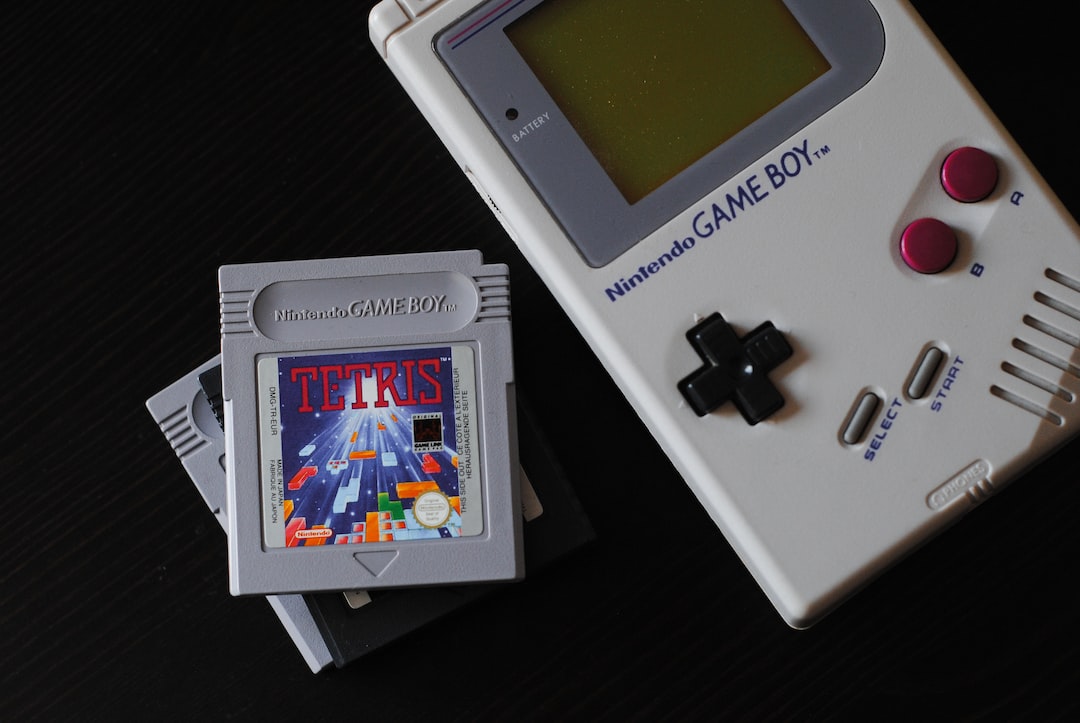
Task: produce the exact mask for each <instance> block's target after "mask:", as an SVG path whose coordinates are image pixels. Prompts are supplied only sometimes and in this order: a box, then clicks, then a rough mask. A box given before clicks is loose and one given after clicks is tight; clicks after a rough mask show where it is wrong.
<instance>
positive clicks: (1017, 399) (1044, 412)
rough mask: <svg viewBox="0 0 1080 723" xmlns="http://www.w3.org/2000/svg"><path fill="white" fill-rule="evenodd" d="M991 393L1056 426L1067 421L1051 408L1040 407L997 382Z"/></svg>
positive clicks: (991, 388)
mask: <svg viewBox="0 0 1080 723" xmlns="http://www.w3.org/2000/svg"><path fill="white" fill-rule="evenodd" d="M990 393H991V394H993V395H994V396H995V397H997V398H998V399H1004V400H1005V401H1006V402H1009V403H1010V404H1015V405H1016V406H1018V407H1020V408H1021V409H1023V410H1024V411H1025V412H1031V413H1032V414H1034V415H1035V416H1036V417H1039V418H1041V419H1044V420H1046V421H1047V422H1050V423H1051V424H1053V425H1055V426H1058V427H1060V426H1061V425H1063V424H1064V423H1065V420H1064V419H1062V418H1061V415H1059V414H1054V413H1053V412H1051V411H1050V410H1049V409H1046V408H1045V407H1040V406H1039V405H1038V404H1035V403H1034V402H1032V401H1031V400H1028V399H1024V398H1023V397H1021V396H1020V395H1019V394H1013V393H1012V392H1010V391H1009V390H1008V389H1002V388H1001V387H999V386H998V385H997V384H995V385H994V386H992V387H990Z"/></svg>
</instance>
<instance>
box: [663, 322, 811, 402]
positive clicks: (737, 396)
mask: <svg viewBox="0 0 1080 723" xmlns="http://www.w3.org/2000/svg"><path fill="white" fill-rule="evenodd" d="M686 338H687V339H688V340H689V341H690V344H691V346H693V347H694V350H695V351H697V353H698V356H700V357H701V359H702V361H704V362H705V364H704V366H702V367H701V368H700V369H698V370H697V371H696V372H694V373H693V374H691V375H690V376H688V377H686V378H685V379H683V380H682V381H680V382H679V391H680V392H682V395H683V396H684V397H686V401H687V402H689V403H690V407H691V408H692V409H693V410H694V412H695V413H696V414H697V415H698V416H699V417H703V416H705V415H706V414H708V413H709V412H711V411H712V410H714V409H716V408H717V407H719V406H720V405H721V404H723V403H724V402H726V401H728V400H729V399H730V400H731V401H732V402H733V403H734V404H735V407H736V408H737V409H738V410H739V412H741V413H742V415H743V418H744V419H746V421H747V422H749V423H750V424H757V423H758V422H760V421H761V420H763V419H765V418H767V417H768V416H769V415H771V414H773V413H774V412H776V411H777V410H778V409H780V407H782V406H784V397H783V396H782V395H781V394H780V391H779V390H778V389H777V388H776V387H775V386H773V383H772V382H771V381H769V377H768V376H767V374H768V373H769V372H771V371H772V370H773V369H775V368H776V367H778V366H779V365H780V364H781V363H782V362H783V361H784V360H785V359H787V358H788V357H790V356H791V345H790V344H788V342H787V339H785V338H784V335H783V334H782V333H780V331H779V330H777V328H776V327H775V326H773V325H772V322H769V321H766V322H765V323H764V324H762V325H761V326H759V327H758V328H756V329H754V330H753V331H752V332H750V333H749V334H747V335H746V336H744V337H742V338H741V339H740V338H739V336H738V335H737V334H736V333H735V330H734V329H732V328H731V326H730V325H729V324H728V323H727V322H726V321H725V320H724V317H722V316H721V315H720V314H718V313H713V314H711V315H710V316H708V317H707V318H705V319H703V320H701V321H700V322H698V323H697V325H695V326H694V328H692V329H690V331H688V332H686Z"/></svg>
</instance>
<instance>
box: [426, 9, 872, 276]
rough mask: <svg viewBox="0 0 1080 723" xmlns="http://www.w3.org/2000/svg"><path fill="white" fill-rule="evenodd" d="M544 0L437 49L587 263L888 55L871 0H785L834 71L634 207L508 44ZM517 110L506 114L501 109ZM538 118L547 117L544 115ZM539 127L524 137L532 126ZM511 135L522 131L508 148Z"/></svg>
mask: <svg viewBox="0 0 1080 723" xmlns="http://www.w3.org/2000/svg"><path fill="white" fill-rule="evenodd" d="M544 1H545V0H488V2H484V3H482V4H480V5H479V6H477V7H476V8H475V9H474V10H473V11H471V12H469V13H468V14H467V15H465V16H464V17H462V18H460V19H459V20H458V21H456V22H455V23H453V24H452V25H450V26H449V27H447V28H446V29H444V30H443V31H442V32H441V33H439V34H438V35H436V37H435V39H434V48H435V52H436V54H437V55H438V56H439V57H440V58H441V59H442V62H443V63H444V64H445V66H446V67H447V69H448V70H449V72H450V73H451V75H452V76H453V77H454V78H455V80H456V81H457V83H458V85H459V86H460V87H461V89H462V91H463V92H464V93H465V94H466V96H467V97H468V98H469V100H470V101H471V102H472V104H473V106H474V107H475V108H476V110H477V111H478V112H479V113H480V115H481V116H482V117H483V119H484V121H485V122H486V123H487V125H488V127H489V128H490V129H491V131H492V132H493V133H494V134H495V136H496V138H497V139H498V140H499V142H500V143H501V144H502V146H503V148H504V149H505V150H506V152H507V153H508V154H509V155H510V157H511V158H512V159H513V161H514V163H515V164H516V165H517V167H518V168H519V169H520V171H521V172H522V174H523V175H524V176H525V178H526V179H527V180H528V181H529V183H530V185H531V186H532V188H533V189H534V190H535V192H536V193H537V195H538V196H539V197H540V198H541V199H542V201H543V202H544V204H545V205H546V206H547V208H548V209H549V210H550V211H551V213H552V215H553V216H554V217H555V219H556V220H557V221H558V222H559V224H560V225H561V226H562V228H563V230H564V231H565V232H566V234H567V236H568V237H569V239H570V240H571V241H572V242H573V244H574V245H575V246H576V250H577V251H578V253H580V254H581V256H582V258H583V259H584V261H585V262H586V263H587V264H588V265H589V266H591V267H594V268H599V267H602V266H606V265H607V264H609V263H611V262H612V261H614V260H615V259H616V258H618V257H619V256H620V255H622V254H623V253H625V252H626V251H628V250H629V249H630V248H632V247H633V246H634V245H636V244H637V243H638V242H639V241H641V240H642V239H644V238H645V237H647V236H648V235H649V234H651V233H652V232H654V231H655V230H656V229H658V228H659V227H660V226H662V225H663V224H664V223H666V222H667V221H669V220H670V219H671V218H673V217H674V216H675V215H677V214H678V213H680V212H682V211H684V210H686V209H687V208H689V207H690V206H691V205H692V204H694V203H695V202H697V201H699V200H700V199H701V198H703V197H704V196H705V195H707V194H708V193H710V192H711V191H712V190H714V189H715V188H717V187H718V186H720V185H721V184H723V183H725V182H726V181H728V180H730V179H731V178H733V177H734V176H735V175H736V174H737V173H738V172H739V171H741V170H743V169H744V168H746V167H747V166H749V165H750V164H751V163H753V162H754V161H755V160H757V159H758V158H760V157H762V156H763V155H764V154H766V153H768V152H769V151H770V150H772V149H773V148H775V147H777V146H778V145H779V144H780V143H781V142H783V141H784V140H786V139H787V138H789V137H790V136H791V135H793V134H795V133H797V132H798V131H799V130H800V129H801V128H804V127H805V126H806V125H808V124H809V123H810V122H812V121H813V120H815V119H816V118H818V117H820V116H821V115H823V114H824V113H825V112H827V111H828V110H830V109H831V108H833V107H835V106H836V105H837V104H839V103H840V102H841V101H843V100H844V99H845V98H847V97H848V96H850V95H851V94H852V93H854V92H855V91H856V90H858V89H859V88H861V87H862V86H863V85H865V84H866V83H867V82H868V81H869V80H870V78H872V77H873V76H874V74H875V73H876V72H877V69H878V67H879V66H880V64H881V60H882V58H883V57H884V53H885V30H884V27H883V25H882V23H881V18H880V17H879V16H878V13H877V11H876V10H875V9H874V7H873V5H871V3H870V1H869V0H824V1H823V0H783V2H784V4H785V5H786V6H787V7H788V9H789V10H790V11H791V13H792V14H793V15H794V16H795V19H796V20H797V21H798V23H799V24H800V25H801V26H802V28H803V30H804V31H805V32H806V34H807V35H808V36H809V37H810V39H811V40H812V41H813V43H814V44H815V45H816V46H817V48H818V49H819V50H820V51H821V53H822V54H823V55H824V56H825V58H826V60H827V61H828V62H829V64H830V66H831V68H830V69H829V70H828V71H827V72H826V73H824V74H823V75H822V76H820V77H819V78H817V79H816V80H814V81H813V82H811V83H810V84H809V85H807V86H805V87H803V88H802V89H801V90H799V91H798V92H796V93H795V94H794V95H791V96H789V97H788V98H787V99H786V100H784V101H782V102H781V103H780V104H779V105H778V106H776V107H775V108H774V109H773V110H771V111H769V112H768V113H766V114H765V115H763V116H762V117H761V118H759V119H758V120H756V121H754V122H753V123H751V124H750V125H749V126H747V127H745V128H744V129H742V130H741V131H739V132H738V133H736V134H735V135H734V136H733V137H731V138H730V139H729V140H727V141H726V142H724V143H722V144H720V145H719V146H717V147H716V148H714V149H713V150H712V151H711V152H709V153H707V154H705V155H704V156H702V157H701V158H700V159H698V160H697V161H696V162H694V163H693V164H691V165H690V166H688V167H687V168H686V169H684V170H683V171H681V172H679V173H678V174H676V175H675V176H674V177H673V178H671V179H669V180H668V181H666V182H664V183H663V184H662V185H660V186H659V187H658V188H657V189H656V190H654V191H652V192H651V193H649V194H648V195H646V196H645V197H644V198H642V199H641V200H639V201H637V202H636V203H632V204H631V203H628V202H627V200H626V199H625V197H624V196H623V194H622V193H621V192H620V191H619V189H618V188H617V187H616V185H615V183H614V182H613V181H612V179H611V178H610V177H609V176H608V174H607V172H606V171H604V169H603V168H602V167H601V165H600V163H599V162H598V161H597V159H596V158H595V156H594V155H593V154H592V152H591V151H590V150H589V148H588V147H587V146H586V144H585V142H584V141H583V140H582V139H581V138H580V136H579V135H578V134H577V132H576V131H575V130H574V128H573V127H572V126H571V124H570V123H569V121H568V120H567V119H566V118H565V117H564V116H563V114H562V113H561V111H560V110H559V108H558V105H557V104H556V103H555V101H554V100H553V99H552V98H551V96H550V95H549V94H548V92H547V90H546V89H545V88H544V87H543V86H542V85H541V83H540V81H539V80H538V79H537V78H536V76H535V75H534V74H533V72H532V70H531V69H530V67H529V65H528V64H527V63H526V61H525V60H524V59H523V58H522V57H521V55H520V54H519V53H518V51H517V49H516V48H515V47H514V45H513V44H512V43H511V42H510V39H509V37H508V36H507V33H506V32H505V28H506V27H507V26H508V25H510V24H511V23H513V22H515V21H516V20H518V19H519V18H521V17H522V16H524V15H525V14H526V13H528V12H529V11H530V10H532V9H534V8H535V7H536V6H537V5H539V4H540V3H542V2H544ZM510 108H513V109H515V110H516V116H514V117H508V114H507V110H508V109H510ZM545 114H546V115H545ZM538 118H543V119H544V122H543V123H542V124H540V125H537V126H535V127H533V128H532V129H531V130H530V131H529V132H528V133H526V134H524V135H521V131H522V130H523V128H526V127H527V126H528V124H530V123H532V122H533V121H534V120H535V119H538ZM514 134H519V138H518V140H516V141H515V139H514Z"/></svg>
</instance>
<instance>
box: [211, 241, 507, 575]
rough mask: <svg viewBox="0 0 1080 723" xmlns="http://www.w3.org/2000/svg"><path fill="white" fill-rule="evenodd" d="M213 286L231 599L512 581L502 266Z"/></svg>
mask: <svg viewBox="0 0 1080 723" xmlns="http://www.w3.org/2000/svg"><path fill="white" fill-rule="evenodd" d="M219 284H220V293H221V298H220V301H221V351H222V407H223V410H224V418H225V432H226V435H225V436H226V439H225V442H226V480H227V490H228V509H229V534H228V540H229V580H230V590H231V592H232V593H233V594H234V595H246V594H278V593H288V592H316V591H337V590H346V589H371V588H380V587H407V586H415V585H441V584H453V583H472V582H495V581H507V580H514V579H519V578H520V577H521V576H522V575H523V574H524V562H523V552H522V545H521V515H520V512H519V510H520V501H519V488H518V474H519V471H518V458H517V442H516V435H515V421H516V420H515V409H514V403H513V399H514V389H513V361H512V348H511V338H510V334H511V330H510V296H509V293H510V283H509V276H508V269H507V267H506V266H505V265H502V264H484V263H483V259H482V255H481V254H480V252H478V251H454V252H436V253H424V254H406V255H393V256H373V257H362V258H341V259H325V260H316V261H298V262H277V263H258V264H241V265H230V266H223V267H222V268H221V269H220V270H219Z"/></svg>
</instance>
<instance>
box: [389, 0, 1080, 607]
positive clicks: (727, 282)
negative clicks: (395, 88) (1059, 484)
mask: <svg viewBox="0 0 1080 723" xmlns="http://www.w3.org/2000/svg"><path fill="white" fill-rule="evenodd" d="M369 25H370V31H371V40H372V42H373V43H374V45H375V47H376V49H377V50H378V52H379V53H380V54H381V55H382V57H383V58H384V59H385V61H386V63H387V65H388V66H389V68H390V69H391V70H392V72H393V73H394V74H395V76H396V77H397V79H398V80H399V81H400V83H401V84H402V86H403V87H404V88H405V89H406V90H407V92H408V93H409V94H410V96H411V98H412V99H413V101H414V102H415V103H416V105H417V107H418V108H419V109H420V111H421V112H422V113H423V114H424V116H425V117H426V119H427V120H428V122H429V123H430V124H431V126H432V127H433V128H434V130H435V131H436V133H437V134H438V136H439V137H440V138H441V140H442V141H443V142H444V143H445V145H446V146H447V148H448V149H449V150H450V152H451V153H452V154H453V157H454V159H455V160H456V161H457V162H458V164H460V166H461V168H462V170H463V171H464V173H465V174H466V175H467V176H468V178H469V179H470V180H471V181H472V183H473V184H474V185H475V187H476V189H477V191H478V192H479V194H480V195H481V197H482V198H483V199H484V200H485V201H486V202H487V203H488V204H489V206H490V207H491V209H492V211H493V212H494V213H495V214H496V216H497V217H498V218H499V220H500V221H501V223H502V224H503V225H504V227H505V228H506V231H507V232H508V233H509V234H510V235H511V236H512V237H513V239H514V240H515V242H516V243H517V245H518V246H519V247H520V249H521V251H522V253H523V254H524V255H525V257H526V258H527V260H528V261H529V262H530V263H531V264H532V265H533V266H534V268H535V269H536V271H537V273H538V274H539V275H540V276H541V277H542V279H543V280H544V281H545V283H546V284H547V285H548V286H549V287H550V289H551V291H552V293H553V294H554V295H555V297H556V298H557V300H558V301H559V302H560V304H561V305H562V306H563V307H564V309H565V310H566V312H567V314H568V315H569V316H570V318H571V319H572V320H573V322H574V323H575V325H576V326H577V328H578V329H579V330H580V332H581V334H582V335H583V336H584V337H585V339H586V340H587V341H588V343H589V344H590V346H591V348H592V350H593V351H594V352H595V353H596V354H597V356H598V357H599V359H600V360H601V361H602V362H603V364H604V365H605V367H606V369H607V370H608V371H609V372H610V374H611V376H612V377H613V379H614V380H615V382H616V383H617V384H618V386H619V387H620V389H621V390H622V392H623V393H624V394H625V395H626V396H627V398H628V399H629V400H630V402H631V403H632V405H633V407H634V409H635V410H636V411H637V413H638V414H639V415H640V417H641V419H642V420H643V421H644V423H645V424H646V425H647V426H648V428H649V430H650V431H651V433H652V434H653V435H654V436H655V438H656V439H657V440H658V442H659V443H660V445H661V446H662V448H663V449H664V450H665V452H666V453H667V454H668V455H669V456H670V458H671V460H672V462H673V463H674V465H675V466H676V468H677V469H678V471H679V472H680V474H681V475H682V476H683V478H684V479H685V481H686V483H687V484H688V485H689V486H690V488H691V489H692V490H693V492H694V493H695V495H696V496H697V498H698V499H699V500H700V502H701V504H702V506H703V507H704V509H705V510H707V511H708V513H709V515H710V516H711V517H712V519H713V520H714V521H715V523H716V524H717V525H718V526H719V528H720V529H721V530H722V532H723V533H724V535H725V537H726V539H727V540H728V541H729V542H730V544H731V545H732V547H733V548H734V549H735V550H736V552H737V553H738V555H739V556H740V558H741V559H742V561H743V562H744V563H745V564H746V566H747V567H748V568H749V570H750V571H751V573H752V574H753V575H754V577H755V579H756V580H757V582H758V584H759V585H760V586H761V588H762V589H763V590H764V591H765V593H766V594H767V596H768V597H769V599H770V600H771V602H772V604H773V605H774V606H775V607H776V609H777V610H778V611H779V612H780V614H781V615H782V616H783V618H784V619H785V620H786V621H787V623H788V624H789V625H791V626H792V627H796V628H803V627H807V626H809V625H811V624H813V623H814V622H815V621H817V620H818V619H820V618H821V617H822V616H823V615H824V614H826V613H827V612H829V611H830V610H832V609H833V608H834V607H835V606H836V605H838V604H839V603H840V602H842V601H843V600H844V599H846V598H847V597H848V596H850V595H851V594H853V593H854V592H855V591H856V590H858V589H859V588H860V587H861V586H863V585H864V584H866V583H867V582H868V581H869V580H871V579H873V578H874V577H875V576H876V575H878V574H879V573H880V572H881V571H883V570H884V569H886V568H887V567H888V566H890V565H892V564H893V563H895V562H897V561H898V560H899V559H901V558H902V557H903V556H904V555H905V554H907V553H909V552H910V551H912V550H913V549H914V548H915V547H917V546H919V545H921V544H922V543H924V542H925V541H927V540H928V539H930V538H931V537H932V536H933V535H934V534H936V533H938V532H940V531H941V530H943V529H944V528H946V527H947V526H949V525H950V524H951V523H953V522H955V521H956V520H957V519H959V518H960V517H961V516H962V515H964V514H965V513H966V512H968V511H969V510H971V509H972V508H973V507H974V506H976V505H977V504H978V503H979V502H981V501H982V500H984V499H985V498H987V497H988V496H989V495H991V494H992V493H993V492H995V491H996V490H999V489H1001V488H1002V487H1003V486H1005V485H1006V484H1008V483H1009V482H1010V481H1012V480H1014V479H1015V478H1016V477H1017V476H1018V475H1020V474H1021V473H1022V472H1023V471H1024V470H1025V469H1027V468H1028V467H1030V466H1031V465H1032V464H1034V463H1035V462H1036V461H1038V460H1040V459H1042V458H1043V457H1045V456H1046V455H1048V454H1050V453H1051V452H1053V451H1054V450H1055V449H1056V448H1058V447H1059V446H1061V445H1062V444H1064V443H1065V442H1066V441H1068V440H1069V439H1070V438H1072V437H1073V436H1075V434H1076V432H1077V424H1078V421H1080V406H1078V404H1077V398H1078V395H1080V231H1078V227H1077V224H1076V223H1075V221H1074V220H1073V219H1072V218H1071V217H1070V215H1069V214H1068V212H1067V211H1066V210H1065V209H1064V208H1063V206H1062V204H1061V203H1060V201H1059V200H1058V199H1057V198H1056V197H1055V195H1054V193H1053V192H1052V191H1051V189H1050V188H1048V186H1047V184H1046V183H1045V182H1044V180H1043V179H1042V178H1041V176H1040V175H1039V173H1038V172H1037V171H1036V169H1035V168H1034V167H1033V166H1032V164H1031V163H1030V162H1029V160H1028V159H1027V158H1026V157H1025V155H1024V153H1023V152H1022V151H1021V149H1020V148H1019V147H1018V145H1017V144H1016V143H1015V142H1014V140H1013V139H1012V138H1011V137H1010V136H1009V134H1008V132H1007V131H1006V129H1005V128H1003V127H1002V125H1001V124H1000V122H999V121H998V120H997V118H996V117H995V116H994V114H993V113H992V112H991V110H990V109H989V108H988V107H987V106H986V104H985V103H984V101H983V100H982V99H981V98H980V97H979V95H978V94H977V93H976V91H975V90H974V88H973V87H972V85H971V84H970V83H969V81H968V80H967V79H966V78H965V77H964V76H963V74H962V73H961V72H960V71H959V70H958V68H957V67H956V65H955V64H954V62H953V61H952V60H951V58H950V57H949V55H948V54H947V52H946V51H945V50H944V49H943V47H942V46H941V44H940V43H939V42H938V41H937V39H936V38H935V37H934V36H933V35H932V34H931V33H930V31H929V30H928V28H927V27H926V26H925V24H924V23H923V21H922V20H921V18H920V17H919V16H918V15H917V13H916V12H915V11H914V9H913V8H912V7H911V6H910V5H909V4H908V3H907V2H903V1H902V0H820V1H817V2H810V1H808V0H724V1H717V0H701V1H699V2H680V3H666V2H652V1H649V0H640V1H639V0H486V1H483V2H478V1H477V0H384V1H383V2H380V3H379V4H378V5H377V6H375V7H374V9H373V10H372V12H371V15H370V22H369Z"/></svg>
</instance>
